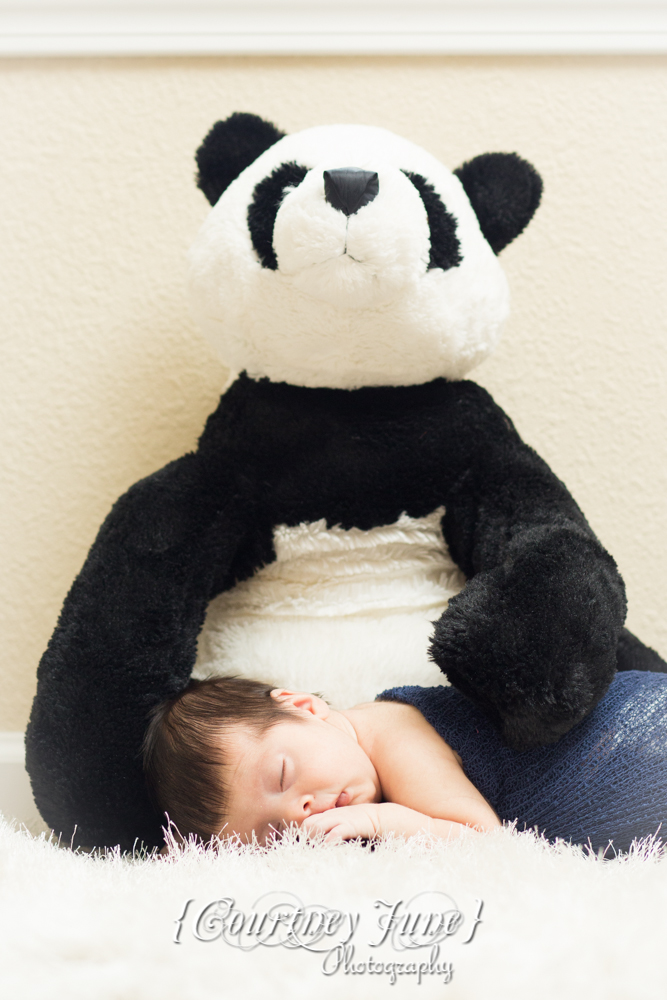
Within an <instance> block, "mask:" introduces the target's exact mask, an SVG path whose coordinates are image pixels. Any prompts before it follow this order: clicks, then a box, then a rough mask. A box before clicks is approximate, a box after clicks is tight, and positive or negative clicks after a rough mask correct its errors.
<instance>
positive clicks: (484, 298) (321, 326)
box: [190, 125, 509, 389]
mask: <svg viewBox="0 0 667 1000" xmlns="http://www.w3.org/2000/svg"><path fill="white" fill-rule="evenodd" d="M293 160H295V161H296V162H298V163H300V164H302V165H303V166H306V167H308V168H309V173H308V174H307V175H306V178H305V179H304V181H303V182H302V184H300V185H299V186H298V187H296V188H288V189H286V192H285V195H284V198H283V201H282V204H281V206H280V208H279V210H278V214H277V217H276V225H275V229H274V248H275V250H276V252H277V257H278V263H279V267H278V270H276V271H274V270H271V269H269V268H264V267H262V266H261V264H260V263H259V260H258V257H257V254H256V252H255V250H254V248H253V246H252V241H251V238H250V234H249V231H248V225H247V211H248V206H249V204H250V203H251V201H252V197H253V192H254V189H255V187H256V185H257V184H258V183H259V182H260V181H261V180H262V179H263V178H264V177H266V176H267V175H269V174H270V173H271V172H272V171H273V170H274V168H275V167H277V166H279V165H280V164H281V163H284V162H289V161H293ZM348 166H355V167H361V168H363V169H365V170H373V171H376V172H377V173H378V176H379V184H380V186H379V193H378V195H377V197H376V198H375V199H374V200H373V201H372V202H371V203H370V204H368V205H366V206H364V207H363V208H362V209H360V210H359V212H358V213H356V215H353V216H351V217H350V218H349V219H347V217H346V216H345V215H344V214H343V213H342V212H339V211H337V210H336V209H335V208H333V207H332V206H331V205H329V204H328V203H327V202H326V201H325V200H324V181H323V172H324V170H327V169H329V170H330V169H336V168H339V167H348ZM403 170H407V171H410V172H414V173H419V174H422V175H423V176H424V177H426V179H427V181H428V182H429V183H431V184H433V186H434V187H435V189H436V191H437V192H438V193H439V195H440V196H441V199H442V201H443V203H444V205H445V207H446V209H447V211H448V212H450V213H451V214H452V215H453V216H454V217H455V219H456V220H457V236H458V239H459V241H460V244H461V253H462V255H463V261H462V263H461V264H460V265H459V266H458V267H454V268H450V269H449V270H447V271H442V270H440V269H437V268H436V269H432V270H429V269H428V260H429V247H430V243H429V230H428V222H427V217H426V210H425V208H424V206H423V204H422V201H421V198H420V197H419V194H418V192H417V190H416V189H415V188H414V186H413V185H412V184H411V182H410V181H409V180H408V179H407V177H405V175H404V174H403V173H402V171H403ZM190 263H191V281H190V288H191V299H192V305H193V309H194V311H195V314H196V316H197V318H198V320H199V323H200V325H201V327H202V330H203V331H204V333H205V334H206V335H207V337H208V338H209V339H210V341H211V342H212V343H213V345H214V346H215V347H216V349H217V350H218V351H219V352H220V354H221V356H222V358H223V359H224V361H225V362H226V363H227V364H228V365H229V366H230V367H231V368H232V369H233V370H235V371H241V370H243V369H246V370H247V371H248V373H249V374H250V375H251V376H252V377H253V378H259V377H261V376H268V377H269V378H271V379H272V380H273V381H277V382H278V381H286V382H290V383H292V384H295V385H304V386H312V387H316V386H331V387H334V388H346V389H351V388H357V387H360V386H366V385H409V384H417V383H421V382H427V381H430V380H431V379H433V378H436V377H437V376H444V377H446V378H450V379H458V378H461V377H463V376H464V375H465V374H466V373H467V372H469V371H470V370H471V369H472V368H474V367H475V366H476V365H477V364H479V363H480V362H481V361H482V360H483V359H484V358H485V357H486V356H487V355H488V354H489V353H490V352H491V351H492V350H493V349H494V347H495V346H496V344H497V341H498V338H499V336H500V331H501V327H502V324H503V322H504V320H505V318H506V315H507V312H508V301H509V295H508V289H507V283H506V280H505V277H504V274H503V272H502V269H501V267H500V264H499V262H498V260H497V258H496V256H495V255H494V253H493V251H492V250H491V248H490V246H489V245H488V243H487V242H486V240H485V239H484V237H483V236H482V234H481V231H480V228H479V225H478V222H477V218H476V216H475V213H474V212H473V210H472V207H471V206H470V202H469V201H468V199H467V197H466V195H465V192H464V191H463V188H462V186H461V184H460V182H459V180H458V178H457V177H455V176H454V175H453V174H452V173H451V172H450V171H449V170H448V169H447V168H446V167H444V166H443V165H442V164H441V163H440V162H439V161H438V160H436V159H435V158H434V157H433V156H431V155H430V154H429V153H427V152H426V151H425V150H423V149H421V148H420V147H418V146H416V145H415V144H414V143H411V142H409V141H408V140H406V139H402V138H400V137H399V136H396V135H394V134H393V133H391V132H388V131H386V130H384V129H379V128H372V127H369V126H361V125H329V126H320V127H317V128H312V129H307V130H305V131H303V132H298V133H295V134H294V135H288V136H285V138H283V139H281V140H280V141H279V142H278V143H276V144H275V145H274V146H271V147H270V148H269V149H268V150H266V152H264V153H263V154H262V155H261V156H260V157H259V158H258V159H257V160H256V161H255V162H254V163H252V164H251V165H250V166H249V167H248V168H247V169H246V170H245V171H244V172H243V173H242V174H241V175H240V176H239V177H238V178H237V179H236V180H235V181H234V182H233V183H232V184H231V185H230V186H229V188H228V189H227V190H226V191H225V192H224V194H223V195H222V197H221V198H220V200H219V201H218V203H217V204H216V205H215V207H214V208H213V209H212V211H211V213H210V215H209V216H208V218H207V220H206V222H205V223H204V226H203V227H202V229H201V232H200V233H199V236H198V237H197V239H196V241H195V243H194V246H193V247H192V250H191V253H190Z"/></svg>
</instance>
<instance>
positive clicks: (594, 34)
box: [0, 0, 667, 56]
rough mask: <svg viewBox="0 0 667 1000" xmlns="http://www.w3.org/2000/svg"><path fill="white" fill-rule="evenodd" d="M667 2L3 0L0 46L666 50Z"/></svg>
mask: <svg viewBox="0 0 667 1000" xmlns="http://www.w3.org/2000/svg"><path fill="white" fill-rule="evenodd" d="M665 52H667V0H653V2H645V0H551V2H550V0H124V2H122V3H118V2H111V0H71V2H69V3H68V2H66V0H0V55H5V56H46V55H53V56H62V55H81V56H84V55H161V54H162V55H165V54H173V55H193V54H199V55H222V54H224V55H242V54H245V55H259V54H271V55H307V54H308V55H356V54H375V55H381V54H404V55H407V54H423V55H427V54H485V53H488V54H503V53H506V54H520V53H528V54H550V53H553V54H557V53H665Z"/></svg>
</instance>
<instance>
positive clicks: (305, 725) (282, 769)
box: [222, 692, 382, 844]
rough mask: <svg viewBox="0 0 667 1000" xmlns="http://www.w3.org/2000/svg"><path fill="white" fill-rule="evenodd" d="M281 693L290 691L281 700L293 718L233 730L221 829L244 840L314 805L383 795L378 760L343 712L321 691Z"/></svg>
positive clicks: (319, 808)
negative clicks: (258, 731) (260, 728)
mask: <svg viewBox="0 0 667 1000" xmlns="http://www.w3.org/2000/svg"><path fill="white" fill-rule="evenodd" d="M279 694H282V695H283V696H286V697H282V698H281V699H280V700H283V701H286V702H288V703H289V704H290V710H291V711H292V712H293V713H294V718H293V719H290V718H287V719H286V720H285V721H284V722H282V721H281V722H278V723H276V724H275V725H274V726H273V727H272V728H271V729H269V730H268V731H267V732H265V733H264V734H263V735H262V736H256V735H255V734H253V733H252V732H248V731H247V730H246V729H244V728H242V727H241V726H238V727H235V729H233V730H232V733H231V734H230V737H229V740H230V742H231V745H232V752H231V760H230V766H229V769H228V772H227V775H226V782H227V784H228V787H229V788H230V798H229V810H228V825H227V827H226V828H225V829H224V830H223V831H222V833H223V835H224V836H228V835H229V834H231V833H232V832H233V833H237V834H239V836H240V837H241V839H242V840H244V841H245V840H251V839H252V833H253V831H254V832H255V835H256V837H257V839H258V841H259V842H260V843H262V844H263V843H266V840H267V838H270V837H271V836H272V834H273V832H274V831H277V832H280V831H281V830H284V829H285V828H286V826H289V825H290V823H297V824H301V823H302V822H303V820H304V819H306V817H307V816H310V815H312V814H313V813H319V812H324V811H325V810H326V809H335V808H336V807H337V806H349V805H356V804H358V803H360V802H379V801H380V800H381V798H382V794H381V788H380V781H379V778H378V775H377V772H376V770H375V767H374V766H373V763H372V762H371V759H370V757H369V756H368V754H367V753H366V752H365V750H364V749H363V748H362V747H361V746H360V744H359V742H358V740H357V736H356V732H355V730H354V727H353V726H352V724H351V723H350V722H349V720H348V719H347V718H346V716H345V715H343V714H342V713H339V712H333V711H331V710H330V709H329V706H328V705H326V703H325V702H323V701H322V699H321V698H318V697H317V696H316V695H306V694H294V693H293V692H279ZM295 701H296V703H295ZM297 716H298V717H297Z"/></svg>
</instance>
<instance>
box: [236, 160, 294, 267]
mask: <svg viewBox="0 0 667 1000" xmlns="http://www.w3.org/2000/svg"><path fill="white" fill-rule="evenodd" d="M307 173H308V167H302V166H301V165H300V164H298V163H294V162H292V163H281V165H280V166H279V167H276V169H275V170H274V171H273V173H271V174H269V176H268V177H265V178H264V180H262V181H260V182H259V184H258V185H257V187H256V188H255V190H254V192H253V198H252V202H251V204H250V205H249V207H248V229H249V230H250V237H251V239H252V245H253V246H254V248H255V250H256V251H257V256H258V257H259V259H260V261H261V264H262V267H268V268H270V269H271V270H272V271H277V270H278V260H277V258H276V252H275V250H274V249H273V227H274V226H275V224H276V216H277V214H278V209H279V208H280V203H281V201H282V200H283V194H284V192H285V188H287V187H297V186H298V185H299V184H300V183H301V181H302V180H303V179H304V177H305V176H306V174H307Z"/></svg>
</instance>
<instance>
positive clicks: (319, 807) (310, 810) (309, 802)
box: [299, 795, 328, 820]
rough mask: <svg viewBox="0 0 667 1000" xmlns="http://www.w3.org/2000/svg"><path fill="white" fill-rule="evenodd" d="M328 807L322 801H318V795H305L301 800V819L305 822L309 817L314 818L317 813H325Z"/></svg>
mask: <svg viewBox="0 0 667 1000" xmlns="http://www.w3.org/2000/svg"><path fill="white" fill-rule="evenodd" d="M327 808H328V807H327V806H326V805H325V804H324V802H322V801H318V798H317V796H316V795H305V796H304V797H303V799H302V800H301V810H300V812H301V815H300V817H299V819H301V820H303V819H305V818H306V817H307V816H313V815H315V814H316V813H321V812H324V811H325V810H326V809H327Z"/></svg>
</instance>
